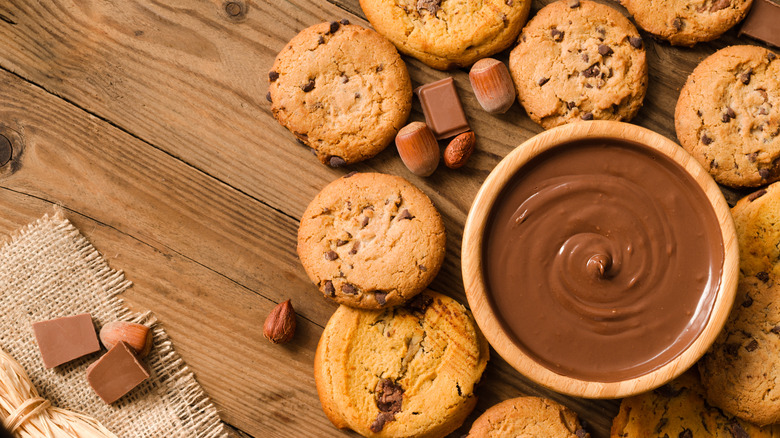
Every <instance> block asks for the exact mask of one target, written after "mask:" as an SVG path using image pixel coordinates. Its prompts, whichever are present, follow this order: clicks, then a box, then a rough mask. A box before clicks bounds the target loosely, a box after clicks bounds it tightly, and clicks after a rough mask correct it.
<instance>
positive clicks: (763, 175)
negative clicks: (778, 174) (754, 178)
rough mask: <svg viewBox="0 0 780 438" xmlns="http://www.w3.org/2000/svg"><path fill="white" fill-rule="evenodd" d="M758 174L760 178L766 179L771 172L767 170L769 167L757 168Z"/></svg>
mask: <svg viewBox="0 0 780 438" xmlns="http://www.w3.org/2000/svg"><path fill="white" fill-rule="evenodd" d="M758 175H759V176H760V177H761V178H762V179H767V178H769V177H770V176H771V175H772V173H771V172H770V171H769V169H758Z"/></svg>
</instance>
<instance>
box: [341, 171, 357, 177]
mask: <svg viewBox="0 0 780 438" xmlns="http://www.w3.org/2000/svg"><path fill="white" fill-rule="evenodd" d="M355 175H357V171H356V170H353V171H352V172H349V173H348V174H346V175H344V178H350V177H353V176H355Z"/></svg>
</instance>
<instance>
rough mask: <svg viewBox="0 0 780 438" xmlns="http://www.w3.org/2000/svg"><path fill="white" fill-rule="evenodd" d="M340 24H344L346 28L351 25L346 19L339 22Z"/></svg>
mask: <svg viewBox="0 0 780 438" xmlns="http://www.w3.org/2000/svg"><path fill="white" fill-rule="evenodd" d="M339 23H341V24H343V25H344V26H346V25H348V24H349V20H347V19H346V18H342V19H341V20H339Z"/></svg>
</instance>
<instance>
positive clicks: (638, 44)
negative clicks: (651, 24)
mask: <svg viewBox="0 0 780 438" xmlns="http://www.w3.org/2000/svg"><path fill="white" fill-rule="evenodd" d="M628 43H629V44H631V47H633V48H635V49H641V48H642V37H638V36H635V37H633V36H632V37H628Z"/></svg>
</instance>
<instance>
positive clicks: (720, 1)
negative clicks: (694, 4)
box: [710, 0, 731, 12]
mask: <svg viewBox="0 0 780 438" xmlns="http://www.w3.org/2000/svg"><path fill="white" fill-rule="evenodd" d="M729 6H731V0H716V1H715V2H713V3H712V6H710V12H718V11H720V10H721V9H726V8H728V7H729Z"/></svg>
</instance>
